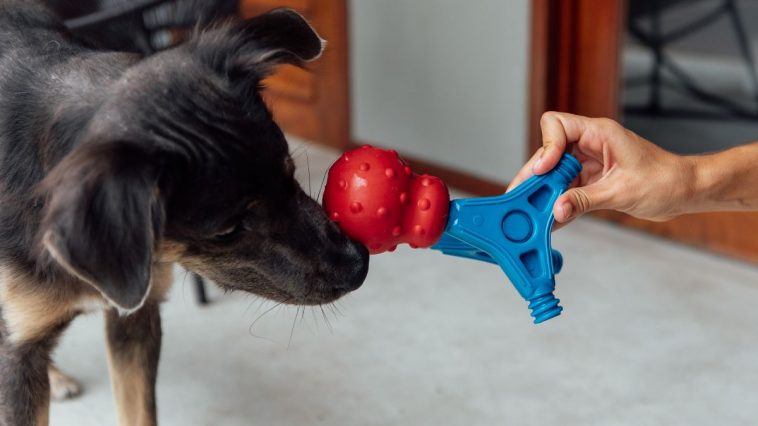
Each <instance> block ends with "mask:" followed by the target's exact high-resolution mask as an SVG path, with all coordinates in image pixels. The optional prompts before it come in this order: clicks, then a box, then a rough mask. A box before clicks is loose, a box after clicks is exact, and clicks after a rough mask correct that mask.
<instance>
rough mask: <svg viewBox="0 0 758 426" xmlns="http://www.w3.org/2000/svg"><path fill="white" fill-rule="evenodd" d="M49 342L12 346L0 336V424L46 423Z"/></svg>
mask: <svg viewBox="0 0 758 426" xmlns="http://www.w3.org/2000/svg"><path fill="white" fill-rule="evenodd" d="M51 346H52V344H51V342H50V341H49V340H48V339H44V340H43V341H38V342H33V343H22V344H14V343H12V342H10V341H8V340H7V339H6V340H4V341H3V339H2V337H0V425H2V426H16V425H33V426H44V425H47V424H48V415H49V409H50V385H49V382H48V379H47V367H48V364H49V363H50V358H49V352H50V349H51Z"/></svg>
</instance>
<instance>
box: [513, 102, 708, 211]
mask: <svg viewBox="0 0 758 426" xmlns="http://www.w3.org/2000/svg"><path fill="white" fill-rule="evenodd" d="M540 126H541V128H542V140H543V146H542V148H540V149H539V150H538V151H537V152H536V153H535V154H534V156H532V158H531V159H530V160H529V161H528V162H527V163H526V165H524V167H523V168H522V169H521V170H520V171H519V172H518V174H517V175H516V177H515V178H514V179H513V181H512V182H511V184H510V185H509V186H508V191H511V190H512V189H513V188H515V187H516V186H518V185H519V184H520V183H521V182H523V181H525V180H526V179H528V178H529V177H531V176H532V175H533V174H536V175H541V174H544V173H547V172H548V171H550V170H552V169H553V168H554V167H555V166H556V165H557V164H558V161H559V160H560V158H561V156H562V155H563V153H564V152H569V153H571V154H572V155H574V156H575V157H576V158H577V159H578V160H579V161H580V162H581V163H582V172H581V173H580V175H579V177H578V178H577V180H576V181H575V182H574V184H573V185H572V188H570V189H569V190H568V191H566V193H564V194H563V195H561V196H560V197H559V198H558V199H557V200H556V202H555V206H554V207H553V214H554V215H555V219H556V221H557V222H558V223H559V224H566V223H568V222H570V221H572V220H573V219H575V218H577V217H578V216H580V215H582V214H584V213H587V212H590V211H593V210H617V211H621V212H624V213H628V214H630V215H632V216H635V217H638V218H641V219H648V220H653V221H664V220H668V219H671V218H673V217H675V216H677V215H680V214H682V213H685V212H686V204H687V201H688V200H689V199H690V197H691V192H692V191H693V185H694V182H693V181H694V176H695V173H694V171H693V165H692V163H691V161H690V159H689V158H688V157H682V156H678V155H675V154H672V153H670V152H667V151H665V150H663V149H661V148H659V147H658V146H656V145H654V144H652V143H651V142H649V141H647V140H645V139H644V138H642V137H640V136H638V135H636V134H635V133H634V132H632V131H630V130H627V129H625V128H624V127H622V126H621V125H620V124H618V123H617V122H615V121H613V120H610V119H606V118H588V117H582V116H578V115H573V114H567V113H558V112H546V113H545V114H543V116H542V119H541V120H540Z"/></svg>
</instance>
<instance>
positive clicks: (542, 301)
mask: <svg viewBox="0 0 758 426" xmlns="http://www.w3.org/2000/svg"><path fill="white" fill-rule="evenodd" d="M559 302H560V300H558V299H556V298H555V296H554V295H553V293H546V294H543V295H541V296H537V297H535V298H534V299H532V300H530V301H529V309H531V310H532V317H534V323H535V324H539V323H542V322H545V321H547V320H549V319H550V318H555V317H557V316H558V315H560V314H561V311H562V310H563V308H562V307H560V306H558V303H559Z"/></svg>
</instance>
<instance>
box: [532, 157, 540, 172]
mask: <svg viewBox="0 0 758 426" xmlns="http://www.w3.org/2000/svg"><path fill="white" fill-rule="evenodd" d="M541 163H542V156H540V158H538V159H537V161H535V162H534V164H532V174H537V168H538V167H539V166H540V164H541Z"/></svg>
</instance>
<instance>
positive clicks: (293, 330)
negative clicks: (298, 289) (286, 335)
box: [287, 306, 300, 350]
mask: <svg viewBox="0 0 758 426" xmlns="http://www.w3.org/2000/svg"><path fill="white" fill-rule="evenodd" d="M299 315H300V306H298V307H297V310H296V311H295V318H294V319H293V320H292V329H291V330H290V340H289V342H287V350H289V348H290V346H292V336H294V335H295V324H297V317H298V316H299Z"/></svg>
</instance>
